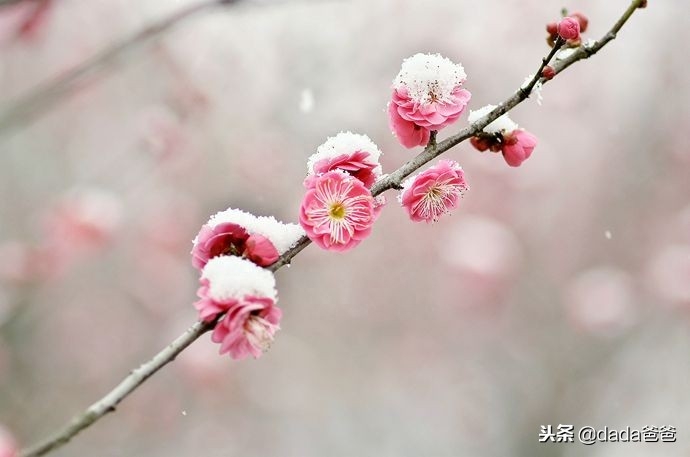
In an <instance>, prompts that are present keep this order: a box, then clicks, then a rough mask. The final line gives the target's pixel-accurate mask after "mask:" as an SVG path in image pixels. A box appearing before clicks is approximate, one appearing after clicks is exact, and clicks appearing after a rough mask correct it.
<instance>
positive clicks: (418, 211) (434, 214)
mask: <svg viewBox="0 0 690 457" xmlns="http://www.w3.org/2000/svg"><path fill="white" fill-rule="evenodd" d="M468 188H469V187H468V186H467V183H466V182H465V174H464V172H463V171H462V167H460V165H459V164H458V163H457V162H454V161H452V160H441V161H439V163H438V164H436V165H434V166H433V167H431V168H429V169H428V170H426V171H423V172H421V173H419V174H417V175H415V176H412V177H410V178H408V179H406V180H405V181H404V182H403V188H402V191H401V192H400V194H399V196H398V200H399V201H400V203H401V205H402V206H403V207H404V208H405V209H406V210H407V213H408V215H409V216H410V219H412V220H413V221H415V222H421V221H425V222H427V223H429V222H436V221H438V219H439V218H440V217H441V216H442V215H443V214H448V213H450V211H451V210H453V209H455V208H456V207H457V206H458V202H459V201H460V198H461V197H462V195H463V194H464V192H465V191H466V190H467V189H468Z"/></svg>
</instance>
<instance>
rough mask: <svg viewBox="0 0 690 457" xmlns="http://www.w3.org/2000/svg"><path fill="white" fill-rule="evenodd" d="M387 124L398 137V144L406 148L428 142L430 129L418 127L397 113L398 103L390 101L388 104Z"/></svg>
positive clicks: (424, 144) (423, 144)
mask: <svg viewBox="0 0 690 457" xmlns="http://www.w3.org/2000/svg"><path fill="white" fill-rule="evenodd" d="M388 121H389V122H388V124H389V126H390V128H391V130H392V131H393V134H394V135H395V136H396V137H397V138H398V141H400V144H402V145H403V146H405V147H406V148H408V149H410V148H414V147H415V146H426V145H427V143H429V137H430V136H431V131H430V130H429V129H427V128H424V127H420V126H418V125H417V124H415V123H414V122H412V121H406V120H405V119H403V118H402V117H401V116H400V114H398V105H396V104H395V103H393V102H391V103H389V104H388Z"/></svg>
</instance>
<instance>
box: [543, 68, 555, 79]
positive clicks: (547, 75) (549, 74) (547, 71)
mask: <svg viewBox="0 0 690 457" xmlns="http://www.w3.org/2000/svg"><path fill="white" fill-rule="evenodd" d="M541 76H542V77H543V78H544V79H546V80H547V81H550V80H551V79H553V77H554V76H556V70H554V69H553V67H552V66H550V65H547V66H545V67H544V69H543V70H542V71H541Z"/></svg>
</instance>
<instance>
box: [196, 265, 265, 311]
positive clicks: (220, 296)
mask: <svg viewBox="0 0 690 457" xmlns="http://www.w3.org/2000/svg"><path fill="white" fill-rule="evenodd" d="M201 277H202V279H207V280H208V282H209V296H210V297H211V298H212V299H213V300H219V301H222V300H227V299H230V298H236V299H240V298H242V297H244V296H246V295H255V296H259V297H267V298H271V299H272V300H277V298H278V293H277V291H276V281H275V278H274V276H273V273H271V272H270V271H268V270H266V269H264V268H261V267H259V266H257V265H255V264H254V263H253V262H251V261H249V260H246V259H243V258H241V257H236V256H227V255H226V256H219V257H214V258H212V259H211V260H209V261H208V263H207V264H206V266H205V267H204V269H203V271H202V272H201Z"/></svg>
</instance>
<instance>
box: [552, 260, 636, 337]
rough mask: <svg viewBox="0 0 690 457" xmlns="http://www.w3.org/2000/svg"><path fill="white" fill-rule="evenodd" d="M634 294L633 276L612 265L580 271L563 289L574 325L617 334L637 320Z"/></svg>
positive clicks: (590, 330) (569, 316)
mask: <svg viewBox="0 0 690 457" xmlns="http://www.w3.org/2000/svg"><path fill="white" fill-rule="evenodd" d="M634 296H635V293H634V290H633V283H632V279H631V278H630V277H629V276H628V274H627V273H625V272H623V271H621V270H619V269H616V268H611V267H598V268H593V269H591V270H587V271H585V272H583V273H581V274H579V275H578V276H577V277H575V278H574V279H573V280H572V281H571V283H570V284H569V285H568V286H567V287H566V289H565V292H564V300H565V304H566V308H567V313H568V318H569V319H570V321H571V322H572V323H573V325H575V326H576V327H578V328H580V329H582V330H585V331H587V332H592V333H596V334H600V335H604V336H616V335H618V334H619V333H620V332H622V331H623V330H625V329H626V328H628V327H629V326H630V325H631V324H632V323H633V322H634V321H635V319H636V312H635V307H634Z"/></svg>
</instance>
